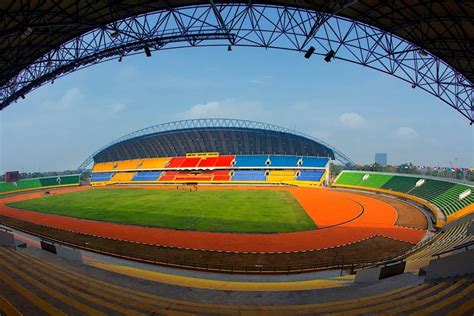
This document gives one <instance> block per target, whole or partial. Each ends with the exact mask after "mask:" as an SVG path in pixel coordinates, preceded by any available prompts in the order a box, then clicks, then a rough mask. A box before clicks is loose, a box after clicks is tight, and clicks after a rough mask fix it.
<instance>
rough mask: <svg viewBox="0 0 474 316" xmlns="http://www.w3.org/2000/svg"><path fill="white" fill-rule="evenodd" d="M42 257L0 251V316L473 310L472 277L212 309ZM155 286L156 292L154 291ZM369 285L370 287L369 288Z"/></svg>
mask: <svg viewBox="0 0 474 316" xmlns="http://www.w3.org/2000/svg"><path fill="white" fill-rule="evenodd" d="M46 258H48V256H47V255H45V256H42V257H41V258H40V257H38V256H35V255H31V254H29V253H25V252H23V251H15V250H12V249H7V248H4V247H0V283H1V284H2V290H3V289H4V291H2V293H1V297H0V303H1V304H0V314H2V315H3V314H7V315H20V314H23V315H33V314H34V315H43V314H51V315H66V314H88V315H115V314H122V315H141V314H144V315H156V314H170V315H209V314H211V315H224V314H226V315H240V314H242V313H243V314H252V315H253V314H268V315H272V314H279V315H283V314H285V315H287V314H288V315H290V314H291V315H293V314H298V315H323V314H324V315H326V314H336V313H337V314H347V315H369V314H370V315H380V314H385V315H412V314H418V315H445V314H450V315H472V312H473V310H474V304H473V303H472V295H473V294H474V284H473V277H472V275H467V276H463V277H459V278H449V279H441V280H437V281H436V282H432V283H428V282H424V283H416V284H409V285H406V286H399V287H397V288H394V289H392V290H390V291H382V292H379V293H376V294H372V295H370V296H362V297H356V298H354V299H345V300H342V299H339V300H338V299H337V298H335V300H332V301H329V302H321V303H311V302H308V303H305V304H301V305H298V304H295V303H293V304H291V305H288V304H287V303H285V301H282V302H279V303H278V304H275V305H271V306H268V305H267V304H260V305H245V304H242V303H241V302H239V303H235V304H232V303H227V304H222V303H221V304H211V303H209V302H200V301H197V300H198V299H202V300H204V299H205V298H203V297H199V296H196V298H195V299H194V301H185V300H183V299H181V298H176V297H175V298H172V297H171V298H170V297H168V296H159V295H156V294H151V293H150V291H151V290H150V288H153V292H155V293H157V292H165V294H166V291H162V290H161V288H162V287H160V285H159V284H158V283H156V286H153V287H150V286H147V282H148V281H143V282H144V285H143V287H142V288H137V286H138V285H136V286H135V288H134V289H131V288H128V287H126V286H123V285H122V284H124V283H125V282H124V281H126V280H127V279H126V278H127V277H123V278H118V280H117V281H116V282H114V283H110V282H108V281H104V280H105V279H113V277H114V274H111V273H109V272H107V271H102V272H101V273H100V274H97V273H96V274H95V276H94V275H91V276H89V275H86V274H84V273H80V272H78V271H81V270H82V271H83V269H81V270H76V269H74V268H72V267H70V266H69V265H72V263H67V264H65V263H63V264H57V263H56V262H54V261H53V260H48V259H46ZM76 267H77V266H76ZM97 275H99V277H97ZM102 275H103V276H104V278H103V279H102V277H101V276H102ZM120 280H124V281H122V282H120ZM135 283H137V284H138V283H141V282H135ZM148 284H149V283H148ZM192 285H193V284H192V282H191V286H192ZM157 286H158V288H159V289H160V290H159V291H158V290H156V287H157ZM368 286H369V287H373V284H371V285H368ZM168 287H169V286H168ZM357 287H358V290H359V291H360V290H362V289H363V285H359V286H357ZM165 288H166V287H165ZM216 293H217V292H216ZM168 294H169V293H168ZM171 294H172V293H171ZM291 295H295V294H291ZM4 302H7V303H8V304H5V303H4ZM309 303H311V304H309ZM12 305H13V307H12Z"/></svg>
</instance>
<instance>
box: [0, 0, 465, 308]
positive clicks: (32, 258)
mask: <svg viewBox="0 0 474 316" xmlns="http://www.w3.org/2000/svg"><path fill="white" fill-rule="evenodd" d="M27 2H28V1H27ZM316 2H317V4H315V5H316V7H313V6H312V5H310V4H309V3H294V4H292V5H291V6H290V7H288V6H287V5H288V4H282V3H279V2H278V1H275V2H270V3H269V4H260V3H259V4H255V7H256V8H253V9H258V7H259V6H263V7H264V8H267V7H266V5H268V6H269V7H270V8H271V9H272V10H276V11H274V12H273V13H272V14H273V15H269V16H268V17H267V18H268V19H271V18H275V17H277V18H278V14H282V15H286V14H288V11H285V10H293V11H294V12H293V13H295V12H296V13H298V12H299V13H300V16H301V14H302V13H303V14H314V18H315V19H314V21H315V22H314V23H315V24H314V25H313V27H310V28H308V30H306V31H307V32H309V33H308V34H305V35H306V36H305V37H304V38H306V40H305V41H304V45H303V46H301V47H299V48H295V47H289V46H288V45H289V44H288V43H279V42H278V43H277V42H275V43H274V44H271V45H270V44H267V45H266V46H261V47H265V48H268V47H270V46H272V45H273V46H275V47H273V48H282V47H283V46H285V45H287V46H286V48H284V49H288V50H296V51H298V52H303V53H305V56H304V57H305V58H308V59H309V58H311V56H312V55H313V54H315V55H318V54H320V52H321V51H322V50H321V49H320V48H321V47H319V46H317V45H323V47H324V45H325V44H321V42H320V40H321V39H320V37H321V36H323V35H321V31H318V29H319V27H321V28H322V27H330V26H331V25H332V24H331V23H333V24H334V25H346V24H348V23H355V24H353V27H350V28H347V27H343V28H342V29H345V30H346V31H347V32H348V34H347V36H349V33H351V32H352V28H357V27H360V26H361V25H360V23H362V24H363V26H364V27H363V29H365V30H366V31H367V27H368V26H371V27H373V31H377V32H378V31H380V32H382V33H383V34H385V35H387V34H388V35H387V36H394V39H395V40H396V41H398V42H397V44H396V45H394V47H392V48H393V49H396V50H400V49H404V50H405V51H404V52H403V54H405V55H406V54H410V53H413V52H415V53H416V56H417V57H416V58H414V59H417V58H418V60H413V59H410V58H408V59H400V60H397V61H396V62H395V63H396V64H397V66H396V67H395V68H396V69H395V68H394V69H392V70H391V71H388V70H387V69H386V68H385V66H380V65H378V66H377V65H374V64H370V63H368V59H365V61H364V62H361V61H355V60H351V58H353V57H349V56H350V55H344V52H343V51H342V49H341V51H337V57H335V54H336V52H335V51H333V50H332V49H325V51H327V53H324V54H322V55H323V56H324V58H325V61H326V62H330V61H331V60H332V59H333V58H340V59H341V60H346V61H350V62H355V63H360V64H363V65H364V66H367V65H369V66H370V67H371V68H375V69H377V70H380V71H382V72H386V73H390V74H391V75H393V76H395V77H397V78H400V79H402V80H405V81H408V82H410V83H412V84H413V85H414V87H419V88H420V89H422V90H424V91H426V92H428V93H429V94H431V95H434V96H436V97H438V99H440V100H442V101H443V102H444V103H447V104H448V105H449V106H451V107H452V108H454V109H455V110H456V111H457V112H458V113H460V114H462V115H463V116H464V118H467V119H468V120H469V122H470V124H472V122H473V116H472V115H473V114H474V112H473V111H472V101H473V100H472V98H470V99H469V96H470V95H471V96H472V88H473V85H472V64H473V61H472V57H473V56H472V55H470V54H469V53H465V52H464V50H463V49H461V48H459V47H463V46H462V45H464V44H465V42H466V41H469V39H468V38H465V37H464V36H460V35H458V37H459V38H456V39H455V40H452V39H451V43H452V45H451V46H449V47H448V48H443V47H444V46H443V47H441V46H439V45H438V46H436V45H437V44H436V42H430V41H428V42H425V41H420V40H419V39H418V38H417V36H418V37H420V38H421V39H424V38H425V37H427V36H428V35H427V34H417V33H416V32H409V30H410V25H408V26H407V25H405V26H406V28H403V27H400V28H393V29H391V28H389V29H390V31H385V29H384V24H387V23H388V24H391V25H392V27H394V26H393V25H394V20H391V21H388V22H387V20H386V19H385V18H384V17H382V16H380V14H381V12H385V13H387V12H388V13H390V14H395V12H397V10H396V8H395V7H394V6H390V5H388V4H386V3H382V2H380V3H379V2H378V1H374V2H371V1H354V2H350V1H349V2H345V1H329V2H328V3H327V4H324V3H322V2H321V3H320V2H319V1H316ZM44 5H46V4H44ZM48 5H49V4H47V6H48ZM77 5H79V6H82V4H77ZM400 5H401V4H400ZM423 5H425V3H424V2H423V1H420V6H421V7H417V6H414V7H413V8H412V9H410V10H415V11H412V12H416V10H423ZM444 5H445V6H447V7H449V10H448V9H446V8H445V7H443V8H444V9H445V11H446V12H453V11H456V12H457V13H458V14H461V15H462V14H464V16H465V18H466V20H467V21H471V20H472V17H473V15H472V13H473V12H474V9H473V8H472V7H470V6H466V7H463V6H461V5H460V6H457V5H454V4H449V3H446V4H444ZM2 6H5V8H2V12H5V16H6V17H7V16H8V19H9V21H10V23H12V24H15V23H17V22H15V21H17V20H15V18H14V17H15V16H16V15H15V14H16V13H18V12H23V13H24V12H26V11H28V10H32V11H33V12H35V14H38V15H43V16H44V17H45V21H48V22H47V23H45V24H46V27H49V28H56V27H57V28H59V29H61V28H64V29H61V30H62V31H65V30H67V32H65V34H68V36H69V38H66V37H67V36H66V37H62V38H59V37H58V38H52V39H51V40H50V41H48V45H45V46H48V47H47V48H45V46H41V45H38V46H37V47H35V49H37V50H28V49H27V48H28V47H30V46H31V45H33V44H34V43H39V42H40V41H41V40H42V38H43V33H41V32H38V31H37V30H39V29H41V28H42V27H44V25H43V24H41V23H39V22H38V23H39V24H38V25H36V26H34V25H33V24H34V23H33V22H31V23H33V24H32V25H31V26H28V27H27V28H26V29H24V28H21V27H20V26H18V27H20V29H21V30H22V33H21V36H20V37H19V38H20V39H21V40H19V41H18V42H15V41H13V42H9V43H8V44H5V43H6V42H4V44H5V45H3V44H1V45H0V53H1V54H2V55H4V56H13V54H14V53H15V54H20V55H21V56H20V57H21V58H23V62H21V63H20V62H18V60H19V59H16V60H17V64H15V65H14V67H12V66H11V65H10V64H9V63H7V62H6V63H3V62H0V73H2V80H0V85H1V89H2V90H1V94H0V96H1V98H0V101H1V104H2V105H1V108H2V111H3V110H4V109H5V108H7V106H8V107H16V105H14V104H11V103H12V102H16V100H17V99H20V98H21V99H24V98H25V96H24V95H25V94H27V93H28V92H30V91H32V90H34V89H36V88H38V87H40V86H42V85H43V84H45V83H47V82H49V81H51V80H53V81H54V79H55V78H59V77H61V76H63V75H66V74H69V73H70V72H74V71H76V70H79V69H81V68H82V67H86V66H91V65H93V64H97V63H100V62H102V61H105V60H107V59H114V58H119V61H121V60H122V58H123V57H126V56H127V55H133V54H137V52H138V51H140V52H141V51H144V53H145V54H146V56H148V57H150V55H151V51H158V50H160V49H167V48H182V47H180V46H179V47H178V46H173V45H189V46H194V45H205V44H203V43H205V42H206V41H214V43H217V44H216V45H222V46H224V47H227V46H228V48H229V50H231V48H232V47H238V46H239V45H241V46H247V45H250V46H253V45H255V46H259V44H256V42H255V39H252V40H251V39H249V38H248V37H247V36H250V35H248V34H250V32H255V34H258V33H259V32H260V33H265V32H266V31H262V29H259V28H263V27H264V26H263V25H258V23H257V24H254V23H251V26H244V25H243V23H244V22H241V24H240V29H238V28H239V26H238V25H237V24H236V23H234V22H235V21H234V20H233V19H232V18H231V17H230V16H231V15H232V14H231V12H232V9H229V7H233V6H235V8H234V9H236V10H237V11H236V12H234V13H235V15H236V16H238V15H239V13H238V12H240V11H239V9H240V8H241V6H242V7H246V8H247V9H249V10H253V9H252V8H251V7H252V6H250V7H247V6H246V5H244V4H240V3H233V2H232V3H226V2H223V3H218V4H215V3H214V2H212V1H211V2H210V3H199V2H196V3H194V2H193V1H191V2H190V3H186V4H183V3H174V2H173V1H172V2H171V4H168V7H166V8H163V7H162V3H158V2H154V1H150V2H147V1H145V2H143V3H140V4H133V3H128V1H124V3H121V4H120V5H117V6H116V5H115V4H114V5H112V4H109V3H107V4H105V3H100V2H97V3H93V4H91V6H94V12H95V13H90V12H89V11H87V10H85V11H82V10H79V11H77V12H75V11H74V9H72V6H71V7H67V8H66V9H65V10H66V11H67V12H68V13H70V14H73V16H74V17H77V16H78V15H82V18H88V19H91V20H94V21H95V22H94V23H96V24H97V25H96V26H100V25H102V27H98V28H97V27H96V26H94V27H92V26H91V24H88V23H86V24H83V23H84V20H81V19H79V20H75V18H74V20H73V22H68V23H70V24H68V23H66V22H64V20H62V19H61V18H60V15H53V16H48V13H45V12H46V11H48V10H46V11H43V10H42V9H44V7H42V5H39V4H38V7H37V8H36V9H35V8H33V7H29V8H27V7H23V6H22V4H19V3H16V2H14V1H13V2H11V3H10V4H9V5H8V6H7V5H6V4H5V5H3V4H2V5H0V8H1V7H2ZM51 6H52V7H51V8H50V9H51V10H53V11H54V10H56V9H60V7H56V6H55V5H53V4H51ZM404 8H405V9H406V7H404ZM443 8H441V9H443ZM62 9H64V8H62ZM260 9H261V8H260ZM438 9H439V10H433V11H432V12H431V14H432V18H433V19H439V20H440V21H444V20H448V21H449V19H455V17H454V16H450V17H445V16H443V12H445V11H443V10H441V9H440V8H438ZM36 10H37V11H36ZM202 10H207V11H206V12H208V13H209V12H212V14H213V16H214V18H213V19H212V20H206V19H207V18H204V17H203V16H204V15H200V14H201V13H199V12H201V11H202ZM227 10H230V11H229V12H228V11H227ZM279 10H283V11H285V12H286V13H282V12H280V11H279ZM407 10H408V9H407ZM15 12H16V13H15ZM110 12H113V13H112V14H111V15H110V16H109V15H108V14H109V13H110ZM167 12H168V13H170V14H171V13H173V14H176V15H180V16H181V17H180V19H181V20H180V19H177V20H180V21H181V22H179V23H178V22H176V23H177V24H179V25H181V26H179V25H178V26H179V28H180V29H181V31H182V32H184V34H179V35H177V34H175V33H172V32H168V33H167V32H165V30H161V31H163V32H161V33H160V32H158V28H159V27H164V28H172V27H175V25H166V26H164V24H161V22H160V21H161V18H163V16H162V15H164V14H165V13H167ZM190 12H193V13H190ZM401 12H404V13H406V14H407V15H406V16H405V15H400V16H399V18H403V19H404V20H405V21H406V22H407V23H409V22H411V23H414V22H413V21H414V20H416V16H417V15H416V14H415V16H412V15H408V13H407V12H408V11H404V10H401ZM224 13H226V14H224ZM155 14H156V15H157V16H154V15H155ZM190 14H191V15H192V18H191V19H194V20H195V21H194V22H193V23H197V22H196V21H200V22H202V23H203V25H206V27H201V28H199V27H197V26H195V25H194V26H192V27H191V26H190V27H188V28H186V27H184V26H183V25H185V24H186V23H184V22H183V18H184V19H186V18H187V19H190ZM260 14H261V15H264V10H263V9H262V11H260ZM400 14H401V13H400ZM148 15H150V16H148ZM18 16H19V15H18ZM18 16H17V17H18ZM151 16H153V18H154V19H155V20H154V21H155V22H156V23H157V27H156V29H153V30H154V31H156V33H153V34H152V33H150V32H144V33H143V34H141V35H144V34H147V36H149V38H147V39H143V36H141V37H140V40H137V38H138V37H133V36H131V35H130V36H129V37H127V36H125V34H130V33H127V32H132V31H133V32H140V31H137V29H135V28H134V29H133V30H131V29H126V28H127V25H129V24H128V23H127V22H130V19H133V20H134V22H136V23H139V22H140V21H142V22H143V20H145V21H146V20H147V17H148V18H149V20H151V18H150V17H151ZM174 17H175V18H176V16H174ZM63 18H64V17H63ZM70 18H72V16H70ZM169 18H170V16H169V15H167V19H169ZM234 18H235V17H234ZM279 18H280V19H281V16H280V17H279ZM201 19H204V20H205V21H201ZM295 19H296V18H295ZM81 21H82V22H81ZM232 21H234V22H232ZM317 21H319V22H317ZM35 23H36V22H35ZM148 23H150V22H149V21H148V22H146V23H145V24H147V25H148ZM291 23H297V21H296V20H293V21H292V22H291ZM302 23H303V24H304V23H308V21H307V20H306V21H304V22H302ZM318 23H320V24H318ZM420 23H426V24H427V25H428V26H430V27H431V28H432V29H433V30H434V31H433V32H435V33H437V35H438V36H440V37H441V36H443V34H445V33H443V32H442V26H441V25H442V23H441V24H436V23H434V22H432V21H430V20H428V21H424V22H420ZM48 24H49V25H48ZM213 24H214V26H215V29H214V31H216V32H210V31H209V30H208V29H205V28H208V27H210V26H209V25H213ZM9 25H10V24H9V23H7V24H5V25H4V26H2V27H0V32H2V33H0V34H6V35H2V36H5V38H6V37H9V36H10V35H8V34H10V33H11V32H13V31H14V30H12V29H11V27H10V26H9ZM94 25H95V24H94ZM275 25H276V24H275ZM71 26H72V28H70V27H71ZM346 26H347V25H346ZM267 27H268V26H267ZM444 27H446V25H445V26H444ZM248 28H251V30H250V32H249V29H248ZM465 28H466V32H467V34H471V35H472V34H474V33H473V28H472V25H470V26H465ZM33 29H34V30H35V31H33ZM59 29H58V31H59ZM217 31H218V32H217ZM239 32H240V33H239ZM246 32H249V33H246ZM274 32H276V31H275V30H274ZM278 32H281V33H282V34H285V33H286V31H282V30H278ZM370 32H371V31H370ZM99 33H100V34H106V35H107V39H108V40H110V42H109V43H108V44H107V45H105V46H104V47H102V46H101V45H102V44H101V43H102V42H101V41H99V42H100V43H99V42H95V39H97V37H96V35H97V34H99ZM265 34H266V33H265ZM158 35H159V38H158V39H157V38H155V36H158ZM385 35H384V36H385ZM326 36H328V37H330V35H328V33H327V32H326ZM347 36H346V37H347ZM450 36H454V35H453V34H451V35H450ZM335 37H336V38H339V39H340V36H335ZM192 38H193V39H192ZM133 39H134V40H133ZM79 40H80V41H90V43H95V44H97V47H96V49H93V50H89V49H88V48H86V49H84V51H83V53H84V54H83V55H80V56H79V55H77V54H76V55H70V54H68V53H66V51H67V50H70V49H72V50H76V51H77V48H78V47H77V46H74V45H78V44H77V43H78V42H79ZM135 40H136V41H135ZM311 40H314V41H311ZM327 40H328V42H332V43H333V44H334V41H336V40H335V39H334V38H327ZM444 40H445V41H447V39H444ZM246 41H248V42H246ZM74 43H75V44H74ZM249 43H253V44H249ZM309 43H312V44H313V45H315V46H317V49H315V47H313V46H310V48H308V47H306V46H307V44H309ZM433 43H434V44H433ZM343 44H344V45H348V46H351V45H349V44H348V43H347V42H346V43H342V44H341V45H343ZM372 44H373V43H372ZM379 44H380V45H383V44H381V43H379ZM114 45H115V46H114ZM210 45H214V44H210ZM278 45H281V47H278ZM360 45H363V44H360ZM405 45H406V46H405ZM456 45H458V46H456ZM72 46H74V47H72ZM168 46H171V47H168ZM370 46H371V48H367V51H369V50H370V52H369V55H372V56H375V55H377V54H379V55H378V57H377V56H376V58H377V59H378V60H382V59H383V58H382V57H381V55H380V54H381V53H380V50H379V49H380V47H379V49H376V48H375V46H373V45H369V47H370ZM305 47H306V48H305ZM270 48H272V47H270ZM345 48H347V49H349V48H348V47H346V46H345ZM352 48H354V47H352ZM357 49H360V50H364V51H365V48H362V47H361V46H359V47H357ZM385 49H387V47H385ZM42 50H43V51H42ZM315 50H316V52H315ZM331 52H332V53H331ZM464 53H465V55H464ZM88 54H89V55H88ZM382 55H383V54H382ZM388 55H390V56H385V55H384V58H388V60H390V61H389V62H388V63H392V62H394V59H396V58H399V57H400V56H401V55H402V54H401V53H400V52H397V53H395V52H391V53H390V54H388ZM71 56H73V57H71ZM353 56H354V55H353ZM394 56H398V57H394ZM405 57H406V56H405ZM405 57H404V58H405ZM38 58H39V59H38ZM69 58H72V60H69ZM400 58H402V57H400ZM430 58H432V59H433V63H431V61H429V60H428V59H430ZM326 59H327V60H326ZM11 60H13V59H11ZM410 63H414V64H417V63H424V65H423V66H416V67H413V66H410V65H408V64H410ZM393 65H394V64H392V66H393ZM432 66H433V67H435V68H436V67H437V69H438V70H439V69H441V68H442V69H443V71H441V72H442V74H440V73H439V71H438V72H437V74H436V75H434V73H433V71H432V70H431V69H429V70H427V69H426V68H430V67H432ZM15 67H16V68H15ZM32 67H36V68H35V71H33V69H32ZM377 67H379V68H377ZM13 68H15V69H13ZM380 68H382V69H380ZM383 68H385V70H384V69H383ZM402 68H404V69H403V73H404V74H400V73H397V71H402ZM410 71H411V72H413V73H416V74H417V76H415V77H412V76H411V74H412V73H411V72H410ZM450 71H451V72H452V74H453V75H452V76H451V75H449V74H448V73H449V72H450ZM423 72H425V73H423ZM418 76H421V78H422V79H420V78H419V77H418ZM432 76H438V77H437V78H432ZM4 78H6V79H4ZM412 79H414V82H412ZM433 85H437V88H436V89H433V88H432V86H433ZM42 89H46V88H42ZM466 96H467V97H466ZM20 102H21V101H20ZM89 141H90V140H89ZM468 149H469V148H468ZM470 149H471V150H472V148H470ZM344 152H345V150H344ZM83 159H84V158H83ZM4 180H5V181H4V182H0V258H1V261H0V314H2V315H3V314H6V315H22V314H23V315H29V314H38V315H43V314H62V315H64V314H71V315H75V314H89V315H108V314H113V315H115V314H117V315H118V314H123V315H135V314H147V315H155V314H172V315H188V314H202V315H221V314H222V315H224V314H225V315H229V314H231V315H234V314H236V315H237V314H238V315H241V314H249V315H254V314H256V315H259V314H262V315H296V314H303V315H319V314H334V313H336V314H351V315H352V314H354V315H359V314H360V315H372V314H389V315H398V314H417V315H444V314H453V315H472V313H473V312H474V285H473V282H472V281H473V279H474V270H473V266H474V265H473V264H472V263H473V262H474V260H473V259H474V250H473V249H472V246H473V241H474V222H473V221H474V185H473V183H472V181H467V180H464V181H461V180H458V179H448V178H443V177H440V176H430V175H427V174H421V173H400V172H396V173H395V172H387V171H369V170H362V169H361V168H360V167H359V166H358V165H357V164H356V163H355V162H354V161H353V160H352V159H351V158H350V156H348V155H346V154H344V153H343V151H341V150H339V149H337V148H335V147H334V146H332V145H331V144H329V143H327V142H325V141H322V140H320V139H318V138H315V137H313V136H310V135H307V134H305V133H302V132H299V131H298V128H297V127H296V128H295V129H294V130H293V129H288V128H285V127H282V126H277V125H273V124H271V123H270V122H258V121H252V120H242V119H233V118H203V119H187V120H179V121H173V122H168V123H163V124H158V125H154V126H150V127H146V128H143V129H139V130H137V131H134V132H131V133H128V134H125V135H123V136H120V137H118V138H116V139H115V140H113V141H112V142H109V143H107V144H103V146H101V147H100V148H98V149H97V150H96V151H94V152H93V153H91V154H90V155H89V157H87V158H86V159H85V160H84V161H83V162H82V163H81V165H80V166H79V167H78V168H77V170H74V172H70V173H68V174H55V175H52V176H46V177H33V178H26V177H24V178H22V177H20V173H19V172H18V171H8V172H6V174H5V176H4Z"/></svg>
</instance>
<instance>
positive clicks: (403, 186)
mask: <svg viewBox="0 0 474 316" xmlns="http://www.w3.org/2000/svg"><path fill="white" fill-rule="evenodd" d="M418 180H420V179H419V178H417V177H403V176H393V177H392V178H391V179H390V180H388V181H387V182H385V184H384V185H382V186H381V187H380V188H382V189H384V190H393V191H397V192H402V193H407V192H408V191H410V190H411V189H413V188H414V187H415V185H416V183H417V182H418Z"/></svg>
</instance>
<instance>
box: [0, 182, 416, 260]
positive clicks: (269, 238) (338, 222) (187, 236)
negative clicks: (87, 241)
mask: <svg viewBox="0 0 474 316" xmlns="http://www.w3.org/2000/svg"><path fill="white" fill-rule="evenodd" d="M115 188H117V187H115ZM146 188H160V189H163V188H164V187H149V186H146ZM166 188H168V189H170V188H172V187H166ZM88 189H91V188H90V187H80V188H64V189H57V190H54V191H52V192H54V193H55V194H61V193H67V192H72V191H77V190H88ZM92 189H93V188H92ZM200 189H210V190H218V189H219V187H203V188H200ZM226 189H237V190H249V189H251V190H269V189H270V190H271V189H273V190H288V191H290V192H291V193H292V194H293V196H294V197H295V198H296V199H297V200H298V202H299V203H300V204H301V205H302V206H303V208H304V209H305V210H306V211H307V213H308V215H309V216H310V217H311V218H312V219H313V220H314V221H315V223H316V224H317V225H318V227H320V228H324V229H316V230H311V231H303V232H293V233H277V234H249V233H245V234H240V233H239V234H237V233H217V232H198V231H183V230H173V229H161V228H148V227H140V226H130V225H122V224H115V223H105V222H97V221H90V220H83V219H76V218H71V217H64V216H58V215H50V214H43V213H38V212H32V211H24V210H18V209H14V208H11V207H8V206H6V204H7V203H10V202H14V201H20V200H25V199H31V198H36V197H40V196H42V195H43V193H42V192H34V193H28V194H21V195H15V196H10V197H6V198H3V199H0V215H4V216H8V217H12V218H16V219H19V220H23V221H28V222H33V223H36V224H40V225H47V226H50V227H55V228H59V229H65V230H70V231H74V232H79V233H85V234H90V235H95V236H100V237H108V238H114V239H121V240H127V241H132V242H139V243H145V244H154V245H161V246H170V247H177V248H188V249H199V250H213V251H230V252H244V253H245V252H265V253H269V252H277V253H278V252H294V251H308V250H317V249H326V248H333V247H339V246H343V245H347V244H352V243H355V242H358V241H361V240H364V239H368V238H370V237H373V236H384V237H388V238H393V239H397V240H401V241H405V242H408V243H411V244H416V243H418V242H419V241H421V239H422V238H423V236H424V234H425V230H420V229H413V228H407V227H400V226H396V225H395V222H396V220H397V212H396V210H395V209H394V208H393V207H392V206H391V205H389V204H387V203H385V202H382V201H380V200H377V199H376V198H372V197H367V196H363V195H358V194H356V193H349V192H340V191H333V190H330V189H325V188H294V187H280V188H271V187H265V188H262V187H226ZM354 203H355V204H357V205H362V206H363V208H364V211H363V213H361V211H360V208H357V207H356V208H355V207H354V205H355V204H354ZM343 206H346V207H345V208H342V209H343V210H345V211H340V210H341V207H343ZM338 210H339V211H338Z"/></svg>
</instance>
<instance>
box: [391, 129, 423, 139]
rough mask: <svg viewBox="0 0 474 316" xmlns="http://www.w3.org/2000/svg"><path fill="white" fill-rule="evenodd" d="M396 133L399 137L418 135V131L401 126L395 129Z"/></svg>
mask: <svg viewBox="0 0 474 316" xmlns="http://www.w3.org/2000/svg"><path fill="white" fill-rule="evenodd" d="M396 135H397V136H398V137H400V138H413V137H416V136H418V133H417V132H416V131H415V130H414V129H413V128H411V127H406V126H402V127H399V128H398V129H397V132H396Z"/></svg>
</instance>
